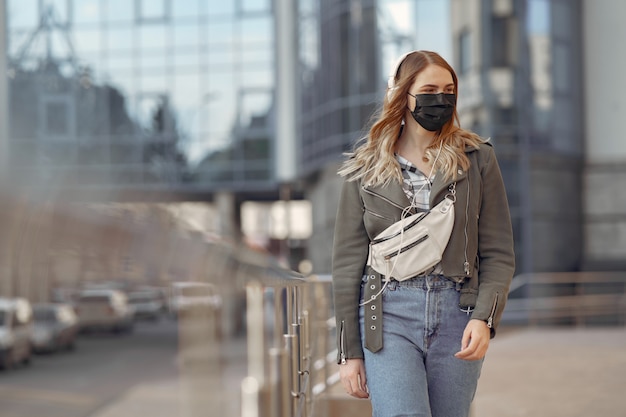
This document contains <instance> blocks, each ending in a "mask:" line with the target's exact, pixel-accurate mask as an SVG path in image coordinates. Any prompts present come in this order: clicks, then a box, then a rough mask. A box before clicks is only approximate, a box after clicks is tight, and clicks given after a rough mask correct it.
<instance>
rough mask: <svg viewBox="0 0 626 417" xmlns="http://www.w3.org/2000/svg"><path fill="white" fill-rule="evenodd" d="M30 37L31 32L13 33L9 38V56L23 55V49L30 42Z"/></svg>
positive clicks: (20, 31)
mask: <svg viewBox="0 0 626 417" xmlns="http://www.w3.org/2000/svg"><path fill="white" fill-rule="evenodd" d="M30 35H31V31H30V30H28V31H26V30H19V31H15V32H12V33H11V34H10V36H9V55H10V56H13V57H15V56H17V55H18V54H19V53H21V52H22V50H23V48H24V47H25V46H26V42H28V40H29V38H30Z"/></svg>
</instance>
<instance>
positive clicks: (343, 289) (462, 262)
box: [332, 143, 515, 363]
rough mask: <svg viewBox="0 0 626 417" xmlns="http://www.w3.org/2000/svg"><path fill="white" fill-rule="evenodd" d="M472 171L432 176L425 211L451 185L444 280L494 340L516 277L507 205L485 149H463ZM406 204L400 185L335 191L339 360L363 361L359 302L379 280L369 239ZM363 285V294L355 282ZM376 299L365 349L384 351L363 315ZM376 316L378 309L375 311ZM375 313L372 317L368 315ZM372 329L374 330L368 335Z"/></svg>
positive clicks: (349, 184) (352, 184) (352, 185)
mask: <svg viewBox="0 0 626 417" xmlns="http://www.w3.org/2000/svg"><path fill="white" fill-rule="evenodd" d="M466 153H467V156H468V158H469V159H470V162H471V166H470V168H469V170H468V171H467V172H463V171H461V170H459V172H458V175H457V178H456V179H451V180H447V181H444V180H443V179H442V177H443V176H442V175H436V177H435V180H434V183H433V186H432V190H431V194H430V206H431V207H434V206H435V205H436V204H437V203H439V202H440V201H441V199H443V198H444V196H445V194H446V192H447V190H448V186H449V185H450V183H452V182H453V181H456V183H457V184H456V203H455V204H456V206H455V220H454V227H453V230H452V234H451V236H450V241H449V243H448V246H447V247H446V249H445V251H444V253H443V259H442V261H441V266H442V268H443V272H444V275H445V276H447V277H448V278H450V279H452V280H454V281H456V282H457V283H458V284H459V287H460V288H461V301H460V304H461V305H460V308H463V309H466V308H468V307H469V308H470V309H473V312H472V316H471V318H473V319H480V320H484V321H486V322H487V324H488V326H489V327H490V328H491V335H492V337H493V336H494V335H495V330H496V328H497V326H498V323H499V322H500V318H501V316H502V311H503V310H504V305H505V303H506V299H507V296H508V291H509V285H510V283H511V279H512V278H513V273H514V271H515V254H514V251H513V232H512V228H511V219H510V214H509V206H508V202H507V197H506V191H505V189H504V183H503V181H502V175H501V173H500V168H499V166H498V162H497V160H496V156H495V152H494V150H493V148H492V146H491V145H490V144H488V143H485V144H483V145H481V146H480V147H479V148H469V149H467V150H466ZM408 205H409V201H408V199H407V197H406V195H405V193H404V190H403V189H402V185H401V184H400V183H398V182H397V181H393V182H392V183H391V184H390V185H388V186H385V187H383V186H376V187H364V186H362V184H361V181H359V180H356V181H346V182H345V183H344V185H343V188H342V191H341V198H340V201H339V208H338V211H337V218H336V223H335V236H334V242H333V265H332V277H333V296H334V303H335V317H336V320H337V345H338V358H337V361H338V362H339V363H341V362H342V361H345V359H351V358H362V357H363V350H362V347H361V332H360V327H359V301H360V299H361V298H362V297H363V299H369V298H370V296H371V295H372V294H376V293H377V292H378V291H379V289H380V286H381V277H380V275H379V274H377V273H376V272H375V271H374V270H372V269H371V268H369V267H366V261H367V255H368V247H369V242H370V240H371V239H373V238H374V236H376V235H377V234H378V233H380V232H381V231H382V230H384V229H385V228H386V227H388V226H389V225H391V224H392V223H394V222H396V221H398V220H400V216H401V213H402V210H403V209H404V208H405V207H406V206H408ZM363 278H367V281H368V285H366V286H364V294H361V282H362V279H363ZM380 299H381V297H377V299H376V301H375V302H374V303H370V304H368V305H367V306H366V307H365V308H366V311H365V321H366V326H365V328H366V329H367V331H366V337H365V346H366V348H367V349H369V350H372V351H374V352H376V351H378V350H380V349H382V329H381V326H380V324H381V323H382V321H381V320H380V319H379V320H378V323H377V325H376V326H374V325H370V322H369V321H368V320H369V319H370V318H371V317H370V316H368V312H369V310H370V309H372V306H374V309H376V308H380V302H381V301H380ZM379 311H380V310H379ZM371 314H373V312H372V313H371ZM372 329H374V330H372Z"/></svg>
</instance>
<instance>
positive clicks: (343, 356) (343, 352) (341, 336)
mask: <svg viewBox="0 0 626 417" xmlns="http://www.w3.org/2000/svg"><path fill="white" fill-rule="evenodd" d="M343 324H344V323H343V320H341V329H339V348H340V349H341V352H339V358H340V361H341V364H342V365H345V364H346V346H345V341H344V334H343Z"/></svg>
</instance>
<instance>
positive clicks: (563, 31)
mask: <svg viewBox="0 0 626 417" xmlns="http://www.w3.org/2000/svg"><path fill="white" fill-rule="evenodd" d="M552 7H554V17H553V24H554V28H553V29H554V30H553V32H554V34H555V35H556V36H558V37H561V38H568V37H570V36H571V32H572V7H574V6H573V5H572V4H571V3H570V2H565V3H563V2H553V3H552Z"/></svg>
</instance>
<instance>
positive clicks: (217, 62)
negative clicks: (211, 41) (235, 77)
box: [207, 47, 235, 68]
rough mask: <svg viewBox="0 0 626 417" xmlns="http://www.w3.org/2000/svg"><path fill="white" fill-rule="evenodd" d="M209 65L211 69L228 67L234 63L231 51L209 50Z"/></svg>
mask: <svg viewBox="0 0 626 417" xmlns="http://www.w3.org/2000/svg"><path fill="white" fill-rule="evenodd" d="M207 55H208V60H209V65H210V66H212V67H216V68H219V67H222V68H223V67H224V66H230V65H232V63H233V62H234V59H235V58H234V55H233V50H232V49H230V48H228V49H225V48H215V47H213V48H209V50H208V52H207Z"/></svg>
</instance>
